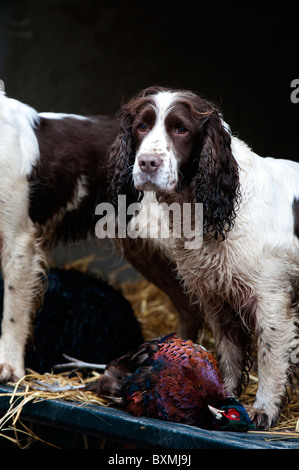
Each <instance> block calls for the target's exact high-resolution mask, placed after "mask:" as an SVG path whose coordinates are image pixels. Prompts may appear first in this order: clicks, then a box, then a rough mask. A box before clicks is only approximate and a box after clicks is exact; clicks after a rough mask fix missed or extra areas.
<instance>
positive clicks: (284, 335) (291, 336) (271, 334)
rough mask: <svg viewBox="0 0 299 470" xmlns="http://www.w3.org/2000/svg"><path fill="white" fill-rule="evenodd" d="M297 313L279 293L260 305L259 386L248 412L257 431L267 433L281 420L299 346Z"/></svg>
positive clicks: (285, 295) (258, 341) (258, 327)
mask: <svg viewBox="0 0 299 470" xmlns="http://www.w3.org/2000/svg"><path fill="white" fill-rule="evenodd" d="M297 333H298V332H297V325H296V317H295V311H293V309H292V307H291V299H290V297H289V295H288V294H284V293H283V292H279V293H277V294H275V293H272V296H271V297H270V296H269V297H268V298H267V299H262V300H261V301H260V305H259V309H258V311H257V349H258V379H259V386H258V390H257V393H256V398H255V402H254V404H253V406H252V407H250V408H249V409H248V413H249V416H250V418H251V419H252V420H253V421H254V423H255V425H256V427H258V428H260V429H267V428H269V427H270V426H273V425H274V424H275V423H276V422H277V420H278V419H279V416H280V412H281V409H282V407H283V405H285V403H286V402H285V398H286V388H287V386H288V385H289V379H290V377H291V375H292V374H291V372H292V369H293V368H294V367H295V364H293V363H292V350H293V349H294V348H295V347H296V344H297V346H298V343H297V341H296V340H295V338H296V335H297Z"/></svg>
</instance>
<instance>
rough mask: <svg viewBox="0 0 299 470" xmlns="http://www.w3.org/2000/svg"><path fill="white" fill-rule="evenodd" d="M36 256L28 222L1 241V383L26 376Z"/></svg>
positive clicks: (32, 233)
mask: <svg viewBox="0 0 299 470" xmlns="http://www.w3.org/2000/svg"><path fill="white" fill-rule="evenodd" d="M35 256H36V254H35V237H34V230H33V227H32V226H30V222H29V221H28V224H27V227H26V226H23V227H21V230H20V231H19V233H17V234H16V233H14V236H13V237H9V236H6V237H4V246H3V252H2V271H3V280H4V305H3V319H2V325H1V332H2V335H1V339H0V381H8V380H13V381H14V380H17V379H19V378H21V377H22V376H23V375H24V372H25V369H24V356H25V346H26V342H27V339H28V336H29V334H30V332H31V330H30V326H31V320H32V317H31V315H32V311H33V305H34V297H35V288H36V273H35Z"/></svg>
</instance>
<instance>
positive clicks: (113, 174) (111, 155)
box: [107, 105, 143, 209]
mask: <svg viewBox="0 0 299 470" xmlns="http://www.w3.org/2000/svg"><path fill="white" fill-rule="evenodd" d="M118 116H119V118H120V130H119V133H118V136H117V137H116V139H115V141H114V143H113V144H112V145H111V147H110V149H109V152H108V167H107V177H108V181H109V189H108V193H109V200H110V202H111V203H112V204H113V205H114V207H115V208H116V209H117V204H118V196H120V195H125V196H126V205H127V207H128V206H129V205H130V204H131V203H133V202H138V201H140V200H141V199H142V196H143V194H142V193H141V192H140V191H138V190H137V189H136V188H135V186H134V182H133V174H132V171H133V165H134V161H135V140H134V136H133V133H132V124H133V116H132V115H131V113H130V109H129V106H128V105H124V106H123V107H122V108H121V110H120V113H119V115H118Z"/></svg>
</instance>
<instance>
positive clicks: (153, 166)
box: [138, 154, 162, 173]
mask: <svg viewBox="0 0 299 470" xmlns="http://www.w3.org/2000/svg"><path fill="white" fill-rule="evenodd" d="M138 164H139V167H140V169H141V170H142V171H144V172H145V173H154V172H155V171H157V170H158V168H159V167H160V166H161V164H162V159H161V158H160V157H159V156H157V155H152V154H143V155H140V156H139V158H138Z"/></svg>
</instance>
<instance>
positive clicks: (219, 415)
mask: <svg viewBox="0 0 299 470" xmlns="http://www.w3.org/2000/svg"><path fill="white" fill-rule="evenodd" d="M208 408H209V410H210V412H211V413H212V415H213V416H215V418H216V419H221V418H222V414H223V413H224V411H222V410H218V409H217V408H214V407H213V406H210V405H208Z"/></svg>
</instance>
